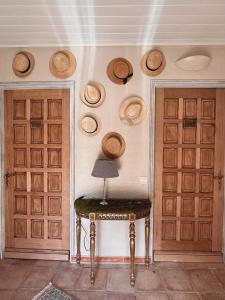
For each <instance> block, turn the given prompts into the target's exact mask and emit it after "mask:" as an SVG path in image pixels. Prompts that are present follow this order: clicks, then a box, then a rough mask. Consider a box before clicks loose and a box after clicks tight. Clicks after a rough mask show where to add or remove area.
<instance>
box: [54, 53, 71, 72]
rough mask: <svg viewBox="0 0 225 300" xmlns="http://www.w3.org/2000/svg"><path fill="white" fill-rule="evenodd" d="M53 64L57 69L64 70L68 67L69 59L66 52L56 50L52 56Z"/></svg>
mask: <svg viewBox="0 0 225 300" xmlns="http://www.w3.org/2000/svg"><path fill="white" fill-rule="evenodd" d="M53 64H54V66H55V68H56V69H57V70H59V71H61V72H64V71H66V70H67V69H68V68H69V65H70V60H69V57H68V56H67V55H66V54H64V53H62V52H58V53H56V54H55V55H54V57H53Z"/></svg>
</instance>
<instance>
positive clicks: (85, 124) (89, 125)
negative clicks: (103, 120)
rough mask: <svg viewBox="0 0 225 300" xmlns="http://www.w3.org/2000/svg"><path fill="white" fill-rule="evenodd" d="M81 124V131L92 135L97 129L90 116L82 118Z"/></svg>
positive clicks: (94, 121)
mask: <svg viewBox="0 0 225 300" xmlns="http://www.w3.org/2000/svg"><path fill="white" fill-rule="evenodd" d="M81 124H82V128H83V130H84V131H86V132H87V133H94V132H95V131H96V130H97V127H98V125H97V122H96V120H95V119H94V118H92V117H91V116H87V117H84V118H83V119H82V122H81Z"/></svg>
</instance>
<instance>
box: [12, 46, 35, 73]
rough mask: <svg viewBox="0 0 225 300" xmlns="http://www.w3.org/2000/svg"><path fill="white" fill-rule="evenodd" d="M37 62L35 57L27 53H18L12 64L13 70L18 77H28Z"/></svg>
mask: <svg viewBox="0 0 225 300" xmlns="http://www.w3.org/2000/svg"><path fill="white" fill-rule="evenodd" d="M34 64H35V60H34V57H33V55H32V54H31V53H30V52H27V51H20V52H18V53H17V54H16V55H15V57H14V59H13V62H12V69H13V72H14V73H15V75H16V76H18V77H26V76H28V75H29V74H30V73H31V72H32V71H33V68H34Z"/></svg>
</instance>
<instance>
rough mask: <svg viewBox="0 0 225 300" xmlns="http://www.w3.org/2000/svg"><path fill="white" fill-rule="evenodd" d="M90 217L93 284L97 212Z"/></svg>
mask: <svg viewBox="0 0 225 300" xmlns="http://www.w3.org/2000/svg"><path fill="white" fill-rule="evenodd" d="M89 219H90V256H91V274H90V277H91V285H93V284H94V282H95V271H94V260H95V214H94V213H90V214H89Z"/></svg>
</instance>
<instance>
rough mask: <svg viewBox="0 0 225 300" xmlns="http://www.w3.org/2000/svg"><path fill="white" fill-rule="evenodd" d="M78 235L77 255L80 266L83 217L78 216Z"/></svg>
mask: <svg viewBox="0 0 225 300" xmlns="http://www.w3.org/2000/svg"><path fill="white" fill-rule="evenodd" d="M76 234H77V255H76V263H77V264H78V265H79V264H80V259H81V252H80V236H81V217H80V216H79V215H78V214H77V218H76Z"/></svg>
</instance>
